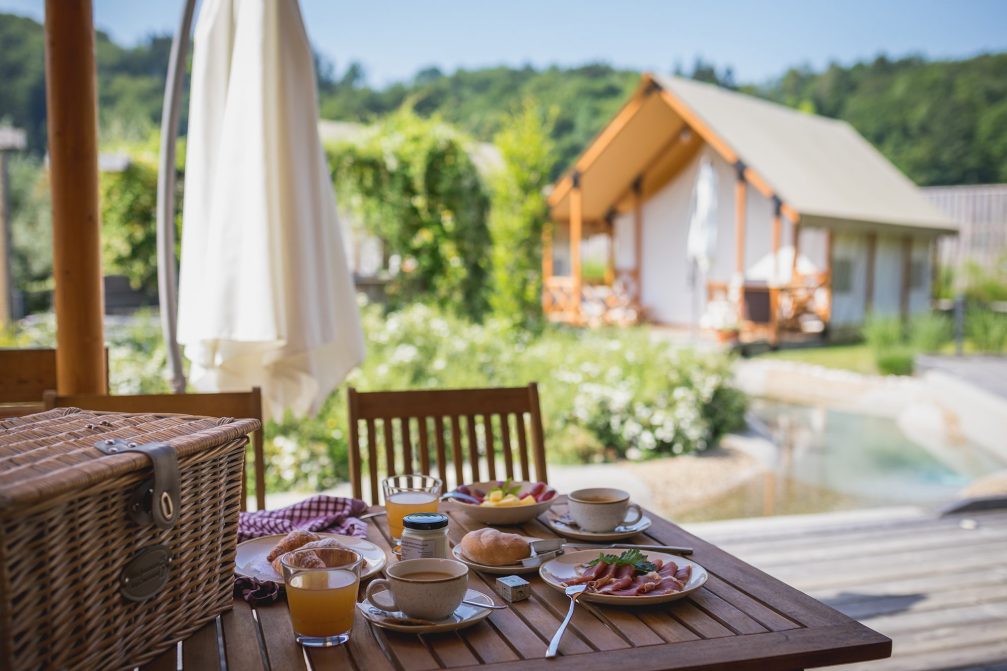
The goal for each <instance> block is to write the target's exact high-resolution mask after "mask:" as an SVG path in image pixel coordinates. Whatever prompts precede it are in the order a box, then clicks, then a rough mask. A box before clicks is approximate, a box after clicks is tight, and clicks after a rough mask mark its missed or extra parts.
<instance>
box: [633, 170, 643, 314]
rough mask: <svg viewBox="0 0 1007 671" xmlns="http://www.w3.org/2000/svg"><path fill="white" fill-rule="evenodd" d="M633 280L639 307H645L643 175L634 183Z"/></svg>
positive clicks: (635, 298)
mask: <svg viewBox="0 0 1007 671" xmlns="http://www.w3.org/2000/svg"><path fill="white" fill-rule="evenodd" d="M633 263H634V269H633V279H634V283H635V284H636V288H635V291H636V296H635V297H634V300H636V304H637V307H639V306H641V305H643V175H640V176H639V177H637V178H636V179H635V180H634V181H633Z"/></svg>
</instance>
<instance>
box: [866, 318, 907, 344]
mask: <svg viewBox="0 0 1007 671" xmlns="http://www.w3.org/2000/svg"><path fill="white" fill-rule="evenodd" d="M863 336H864V340H866V341H867V344H868V345H870V347H871V349H873V350H875V351H877V350H883V349H889V348H892V347H897V346H899V345H901V344H902V342H903V339H904V333H903V330H902V322H901V321H900V320H899V319H898V317H870V318H868V319H867V321H866V322H864V329H863Z"/></svg>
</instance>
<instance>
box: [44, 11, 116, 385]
mask: <svg viewBox="0 0 1007 671" xmlns="http://www.w3.org/2000/svg"><path fill="white" fill-rule="evenodd" d="M45 71H46V77H45V84H46V110H47V113H46V116H47V120H48V132H49V174H50V181H51V184H52V228H53V236H52V237H53V241H52V242H53V278H54V281H55V290H54V292H53V293H54V298H55V305H56V370H57V388H58V391H59V393H60V394H64V395H65V394H104V393H107V391H108V390H107V385H106V382H105V342H104V332H103V327H102V318H103V316H104V312H105V310H104V301H103V296H102V278H101V219H100V211H99V209H98V121H97V116H98V106H97V94H96V81H95V44H94V20H93V16H92V7H91V0H46V3H45Z"/></svg>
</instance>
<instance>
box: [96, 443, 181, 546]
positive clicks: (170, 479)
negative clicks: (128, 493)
mask: <svg viewBox="0 0 1007 671" xmlns="http://www.w3.org/2000/svg"><path fill="white" fill-rule="evenodd" d="M95 447H97V448H98V449H99V450H101V451H102V452H104V453H105V454H121V453H123V452H141V453H143V454H146V455H147V456H148V457H150V461H151V464H152V465H153V467H154V478H153V480H147V481H145V482H143V483H141V485H140V486H139V487H138V488H137V489H136V491H134V492H133V496H132V497H131V498H130V507H129V515H130V517H131V518H133V520H134V521H136V522H138V523H140V524H143V523H148V522H153V523H154V526H156V527H157V528H158V529H170V528H172V527H173V526H175V520H177V519H178V516H179V512H180V503H181V497H180V494H179V471H178V455H176V454H175V448H173V447H171V446H170V445H168V444H167V443H146V444H143V445H140V444H137V443H132V442H128V441H125V440H122V439H108V440H102V441H99V442H98V444H97V445H95Z"/></svg>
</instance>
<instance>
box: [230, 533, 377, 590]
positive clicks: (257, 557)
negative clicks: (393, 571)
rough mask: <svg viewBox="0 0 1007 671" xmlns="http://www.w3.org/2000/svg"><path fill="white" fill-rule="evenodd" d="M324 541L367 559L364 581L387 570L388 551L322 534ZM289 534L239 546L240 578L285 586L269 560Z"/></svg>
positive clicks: (362, 569) (236, 565)
mask: <svg viewBox="0 0 1007 671" xmlns="http://www.w3.org/2000/svg"><path fill="white" fill-rule="evenodd" d="M318 535H319V536H321V537H322V538H336V539H338V540H339V542H340V543H341V544H343V545H345V546H346V547H348V548H349V549H351V550H354V551H355V552H359V553H360V556H362V557H363V558H364V565H363V566H361V567H360V579H361V580H366V579H367V578H370V577H371V576H373V575H374V574H375V573H378V572H379V571H380V570H381V569H383V568H384V567H385V563H387V561H388V560H387V559H386V558H385V553H384V551H383V550H382V549H381V548H379V547H378V546H377V545H375V544H374V543H372V542H370V541H369V540H365V539H363V538H357V537H356V536H341V535H339V534H327V533H322V532H318ZM284 536H286V534H276V535H274V536H260V537H259V538H252V539H249V540H247V541H245V542H244V543H239V544H238V555H237V556H236V557H235V558H234V570H235V572H236V573H237V574H238V575H243V576H247V577H249V578H258V579H259V580H271V581H273V582H279V583H282V582H283V576H281V575H279V574H277V572H276V571H274V570H273V565H272V564H270V563H269V562H268V561H266V556H267V555H268V554H269V553H270V552H271V551H272V549H273V548H274V547H276V544H277V543H279V542H280V541H281V540H282V539H283V538H284Z"/></svg>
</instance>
